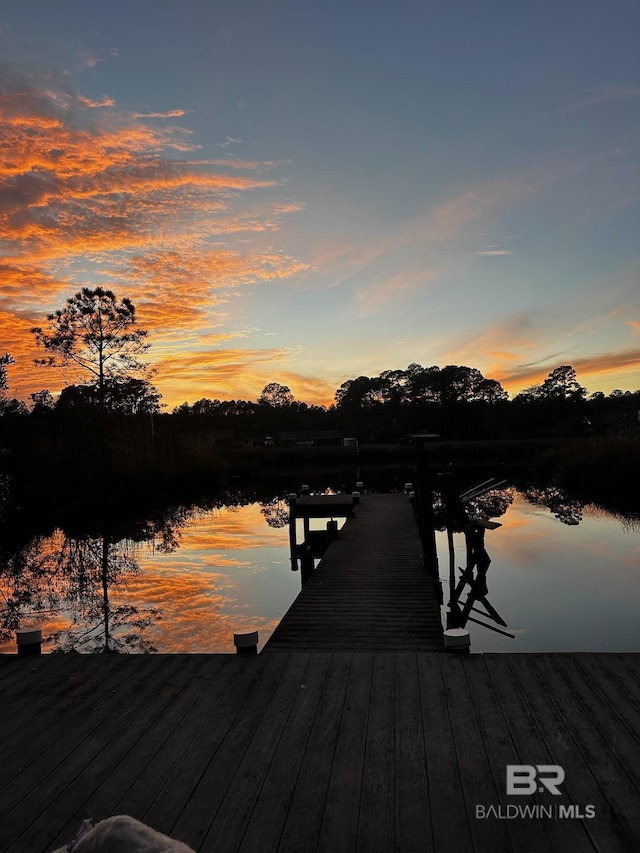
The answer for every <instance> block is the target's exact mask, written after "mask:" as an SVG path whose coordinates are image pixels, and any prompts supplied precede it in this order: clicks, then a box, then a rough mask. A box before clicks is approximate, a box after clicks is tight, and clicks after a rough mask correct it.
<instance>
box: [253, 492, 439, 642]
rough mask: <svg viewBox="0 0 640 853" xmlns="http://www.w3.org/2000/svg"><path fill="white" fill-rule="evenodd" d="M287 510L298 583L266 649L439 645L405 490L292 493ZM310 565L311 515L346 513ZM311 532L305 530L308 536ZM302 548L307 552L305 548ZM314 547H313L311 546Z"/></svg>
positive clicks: (429, 584)
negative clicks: (295, 528) (354, 495)
mask: <svg viewBox="0 0 640 853" xmlns="http://www.w3.org/2000/svg"><path fill="white" fill-rule="evenodd" d="M291 509H292V516H296V517H299V518H304V519H305V522H304V526H305V536H304V542H303V544H302V545H298V544H297V542H296V541H295V539H294V536H293V534H292V551H293V557H292V559H294V560H296V559H297V557H300V561H301V564H302V573H303V589H302V592H301V593H300V594H299V595H298V597H297V598H296V600H295V601H294V603H293V604H292V606H291V607H290V608H289V610H288V612H287V613H286V614H285V616H284V617H283V619H282V620H281V622H280V624H279V625H278V627H277V628H276V630H275V631H274V633H273V635H272V636H271V639H270V640H269V641H268V642H267V644H266V645H265V648H264V651H265V652H276V651H278V652H279V651H358V650H361V651H365V650H366V651H400V650H406V651H428V650H435V649H440V648H442V644H443V639H442V624H441V617H440V606H439V603H438V600H437V596H436V593H435V589H434V585H433V581H432V579H431V576H430V575H429V573H428V571H427V569H426V568H425V566H424V563H423V559H422V549H421V545H420V537H419V535H418V528H417V525H416V521H415V517H414V514H413V508H412V505H411V502H410V500H409V498H408V496H407V495H405V494H384V495H377V494H373V495H372V494H367V495H364V496H363V497H362V498H361V499H360V502H359V503H358V504H357V505H355V506H353V504H352V499H351V498H350V497H347V496H345V495H330V496H323V495H321V496H318V497H302V498H298V499H297V500H296V502H295V504H292V508H291ZM352 511H353V517H349V518H347V521H346V523H345V524H344V526H343V527H342V529H341V530H340V532H339V534H338V535H337V537H336V538H332V534H331V533H330V534H329V538H330V539H331V541H330V543H329V545H328V547H327V549H326V551H325V553H324V555H323V556H322V558H321V559H320V562H319V564H318V565H317V567H316V568H315V570H314V569H313V559H314V557H313V554H314V551H313V547H314V542H315V538H314V535H313V534H314V533H318V534H320V536H319V538H320V539H321V538H322V536H323V534H324V536H325V538H326V533H325V532H324V531H313V530H311V531H309V524H308V519H309V518H330V517H333V518H338V517H346V516H349V515H351V513H352ZM309 534H310V535H309ZM305 551H306V554H305ZM315 553H316V554H317V553H318V551H316V552H315Z"/></svg>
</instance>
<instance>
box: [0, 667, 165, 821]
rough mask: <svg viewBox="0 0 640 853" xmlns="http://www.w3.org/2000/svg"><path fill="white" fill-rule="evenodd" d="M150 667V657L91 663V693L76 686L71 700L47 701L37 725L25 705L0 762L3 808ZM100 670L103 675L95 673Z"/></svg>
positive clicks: (63, 755) (57, 760) (59, 758)
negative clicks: (22, 720) (17, 732)
mask: <svg viewBox="0 0 640 853" xmlns="http://www.w3.org/2000/svg"><path fill="white" fill-rule="evenodd" d="M109 657H111V656H109ZM114 657H115V656H114ZM154 667H157V664H154V662H153V659H152V658H151V657H148V658H147V659H146V660H145V661H144V662H143V663H142V664H137V663H136V662H135V661H131V662H127V663H124V662H122V663H120V664H119V665H117V664H116V663H113V664H112V663H111V662H107V661H105V663H104V664H102V663H101V662H100V663H98V662H96V664H95V666H94V667H93V672H92V676H93V677H92V678H91V679H89V684H90V685H93V692H91V693H87V692H86V690H85V689H84V688H81V689H80V690H79V692H78V695H77V697H76V699H77V701H76V702H74V701H70V702H69V703H59V704H55V703H52V704H51V706H50V709H49V713H48V714H47V716H46V725H43V722H45V719H43V717H42V716H41V715H38V714H36V715H34V713H33V711H32V710H31V709H30V708H29V707H27V708H25V718H26V720H27V722H26V726H25V727H24V728H23V729H21V730H20V736H18V735H14V736H13V737H12V741H13V746H14V749H13V751H12V752H11V753H10V754H8V755H5V756H4V757H3V761H2V765H1V767H2V782H1V783H0V790H2V787H3V786H7V785H11V792H10V793H8V794H6V795H5V808H7V809H9V808H10V806H11V805H13V804H14V803H16V802H18V801H19V800H20V799H22V798H23V797H25V796H26V795H27V794H28V792H29V790H30V789H31V787H33V786H35V785H37V784H39V782H40V779H41V775H42V767H46V768H47V769H49V770H51V769H53V768H55V767H57V765H58V764H59V763H60V762H61V761H63V760H64V759H65V758H66V756H67V755H68V754H69V752H71V751H72V750H73V749H74V748H75V746H76V745H77V744H78V743H79V742H80V741H81V740H82V739H83V737H85V736H86V735H87V734H89V733H91V731H92V730H93V729H95V728H96V726H97V725H98V721H99V720H101V719H102V718H103V716H104V715H105V714H107V713H108V712H109V709H110V708H111V707H115V706H117V704H118V702H119V697H120V701H122V699H126V697H127V695H128V693H129V692H132V691H133V690H135V689H136V687H137V684H138V683H139V682H140V681H141V680H142V679H143V678H144V675H145V672H144V671H145V670H146V669H153V668H154ZM88 674H89V672H88ZM100 674H104V675H105V677H103V678H99V677H97V676H99V675H100ZM79 680H80V679H79ZM43 692H44V691H43ZM116 692H117V693H118V695H116ZM72 693H73V691H72ZM100 711H102V713H100Z"/></svg>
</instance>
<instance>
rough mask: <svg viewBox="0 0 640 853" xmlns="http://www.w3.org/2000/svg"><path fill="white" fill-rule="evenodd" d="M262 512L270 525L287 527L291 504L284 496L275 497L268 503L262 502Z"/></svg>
mask: <svg viewBox="0 0 640 853" xmlns="http://www.w3.org/2000/svg"><path fill="white" fill-rule="evenodd" d="M260 512H261V513H262V515H263V516H264V519H265V521H266V522H267V524H268V525H269V527H274V528H279V527H286V526H287V524H288V523H289V505H288V504H287V502H286V501H285V500H284V499H282V498H274V499H273V500H272V501H269V502H268V503H261V504H260Z"/></svg>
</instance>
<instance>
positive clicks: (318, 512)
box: [290, 495, 357, 518]
mask: <svg viewBox="0 0 640 853" xmlns="http://www.w3.org/2000/svg"><path fill="white" fill-rule="evenodd" d="M355 508H357V505H356V506H355ZM353 510H354V503H353V495H302V496H301V497H298V498H296V500H295V502H294V503H293V505H291V506H290V511H291V512H292V513H293V515H294V516H295V517H296V518H330V517H331V516H332V515H333V516H335V517H336V518H340V517H344V516H347V515H351V513H352V512H353Z"/></svg>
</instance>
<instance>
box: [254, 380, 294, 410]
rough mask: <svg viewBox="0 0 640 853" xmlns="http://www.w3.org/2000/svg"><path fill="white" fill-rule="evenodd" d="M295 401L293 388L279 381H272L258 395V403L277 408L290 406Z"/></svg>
mask: <svg viewBox="0 0 640 853" xmlns="http://www.w3.org/2000/svg"><path fill="white" fill-rule="evenodd" d="M293 401H294V396H293V394H292V393H291V389H290V388H288V387H287V386H286V385H280V383H279V382H270V383H269V384H268V385H265V386H264V388H263V389H262V391H261V393H260V396H259V397H258V403H262V404H263V405H267V406H275V407H276V408H283V407H284V406H290V405H291V403H293Z"/></svg>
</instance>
